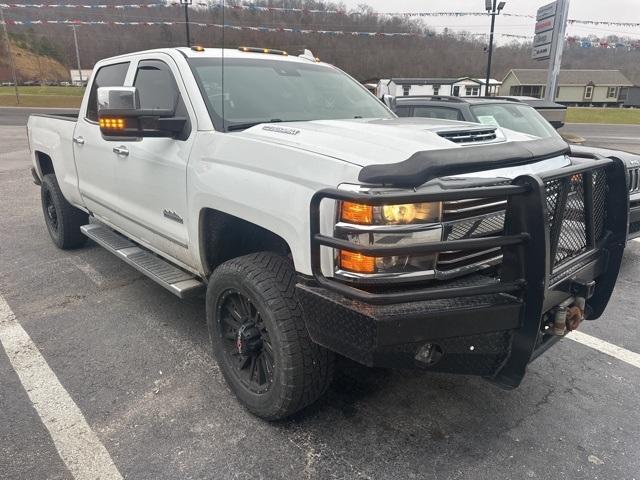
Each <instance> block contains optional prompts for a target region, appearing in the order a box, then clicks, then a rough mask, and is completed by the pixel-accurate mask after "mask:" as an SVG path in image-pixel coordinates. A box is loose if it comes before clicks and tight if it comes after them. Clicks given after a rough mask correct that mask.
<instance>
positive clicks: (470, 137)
mask: <svg viewBox="0 0 640 480" xmlns="http://www.w3.org/2000/svg"><path fill="white" fill-rule="evenodd" d="M436 133H437V134H438V135H439V136H440V137H442V138H444V139H446V140H449V141H450V142H453V143H458V144H468V143H486V142H495V141H498V139H499V137H498V133H497V128H495V127H492V128H474V129H468V130H441V131H438V132H436ZM500 140H501V139H500Z"/></svg>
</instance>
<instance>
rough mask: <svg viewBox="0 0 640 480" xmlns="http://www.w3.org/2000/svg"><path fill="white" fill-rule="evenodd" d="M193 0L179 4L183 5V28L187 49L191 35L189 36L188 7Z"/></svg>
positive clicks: (183, 0) (186, 0)
mask: <svg viewBox="0 0 640 480" xmlns="http://www.w3.org/2000/svg"><path fill="white" fill-rule="evenodd" d="M192 2H193V0H180V4H181V5H184V26H185V29H186V32H187V47H190V46H191V35H190V34H189V5H191V3H192Z"/></svg>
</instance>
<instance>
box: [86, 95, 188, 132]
mask: <svg viewBox="0 0 640 480" xmlns="http://www.w3.org/2000/svg"><path fill="white" fill-rule="evenodd" d="M98 124H99V125H100V132H101V133H102V136H103V138H104V139H105V140H122V139H123V138H143V137H165V138H179V137H180V134H182V133H183V132H184V130H185V126H186V124H187V119H186V118H184V117H175V116H174V112H173V111H172V110H159V109H147V110H144V109H142V108H140V97H139V95H138V89H137V88H136V87H100V88H98Z"/></svg>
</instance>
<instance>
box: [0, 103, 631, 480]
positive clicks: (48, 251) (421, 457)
mask: <svg viewBox="0 0 640 480" xmlns="http://www.w3.org/2000/svg"><path fill="white" fill-rule="evenodd" d="M0 114H1V112H0ZM28 168H29V154H28V150H27V144H26V138H25V130H24V127H21V126H14V127H11V126H10V127H0V297H2V298H4V300H6V302H7V304H8V306H9V307H10V309H11V310H12V311H13V313H14V314H15V318H16V320H17V322H18V323H19V325H20V326H21V327H22V328H23V329H24V330H25V331H26V332H27V333H28V335H29V337H30V338H31V340H32V341H33V343H34V344H35V346H36V347H37V349H38V351H39V353H40V354H41V355H42V357H43V358H44V360H46V363H47V364H48V366H49V367H50V369H51V370H52V372H53V373H54V374H55V376H56V378H57V380H58V381H59V383H60V384H61V385H62V386H63V387H64V389H65V390H66V392H67V393H68V395H69V396H70V397H71V399H72V400H73V402H75V404H76V405H77V406H78V407H79V410H80V411H81V412H82V415H83V416H84V419H85V420H86V423H87V424H88V426H89V427H90V429H91V430H92V432H94V433H95V435H96V436H97V438H98V439H99V441H100V442H101V443H102V445H104V447H105V448H106V450H107V451H108V453H109V455H110V457H111V459H112V461H113V464H114V465H115V467H116V468H117V470H118V471H119V472H120V474H121V475H122V477H124V478H131V479H159V478H163V479H164V478H167V479H175V478H202V479H205V478H206V479H209V478H211V479H227V478H237V479H278V478H283V479H298V478H313V479H325V478H327V479H335V478H337V479H353V478H371V479H387V478H399V479H422V478H437V479H492V480H493V479H513V478H540V479H564V478H571V479H637V478H640V455H639V454H638V452H639V451H640V407H638V397H639V395H640V369H638V368H637V367H634V366H632V365H630V364H629V363H625V362H624V361H621V360H619V359H617V358H613V357H610V356H608V355H605V354H603V353H602V352H600V351H598V350H595V349H593V348H590V347H587V346H584V345H581V344H579V343H576V342H574V341H572V340H570V339H564V340H562V341H561V342H560V343H559V344H558V345H557V346H555V347H554V348H553V349H551V350H550V351H548V352H547V353H546V354H545V355H543V356H542V357H541V358H539V359H538V360H536V361H535V362H534V363H533V364H531V365H530V367H529V371H528V376H527V377H526V378H525V380H524V382H523V384H522V385H521V386H520V388H518V389H517V390H514V391H503V390H500V389H498V388H496V387H495V386H493V385H491V384H489V383H487V382H485V381H484V380H482V379H478V378H469V377H462V376H452V375H442V374H426V373H421V372H407V371H388V370H379V369H367V368H364V367H359V366H357V365H354V364H351V363H349V362H341V366H340V369H339V372H338V374H337V377H336V380H335V382H334V384H333V385H332V387H331V389H330V391H329V393H328V395H327V397H326V398H325V399H323V400H322V401H321V402H319V403H318V404H317V405H315V406H312V407H311V408H309V409H308V410H306V411H304V412H302V413H301V414H299V415H297V416H296V417H295V418H293V419H291V420H288V421H284V422H279V423H274V424H270V423H266V422H263V421H261V420H258V419H256V418H255V417H252V416H251V415H250V414H248V413H247V412H246V411H244V410H243V408H242V407H241V406H240V405H239V404H238V403H237V402H236V400H235V398H234V397H233V395H232V394H231V393H230V392H229V390H228V389H227V387H226V386H225V384H224V380H223V378H222V376H221V374H220V372H219V370H218V368H217V366H216V364H215V362H214V361H213V360H212V359H211V356H210V353H209V347H208V339H207V332H206V325H205V318H204V303H203V301H202V300H199V299H195V300H191V301H188V302H185V301H183V300H180V299H178V298H176V297H174V296H173V295H171V294H170V293H168V292H167V291H165V290H164V289H163V288H161V287H159V286H157V285H156V284H155V283H153V282H152V281H151V280H148V279H147V278H145V277H142V276H141V275H140V274H138V273H137V272H136V271H135V270H134V269H132V268H130V267H128V266H127V265H125V264H124V263H121V262H120V261H119V260H116V259H115V258H114V257H113V256H112V255H111V254H110V253H108V252H107V251H105V250H103V249H101V248H100V247H98V246H95V245H94V244H89V245H88V246H87V247H86V248H83V249H80V250H76V251H71V252H69V251H61V250H58V249H56V248H55V247H54V246H53V244H52V243H51V241H50V239H49V237H48V234H47V232H46V227H45V224H44V220H43V218H42V214H41V211H40V203H39V190H38V188H37V187H36V186H35V185H33V183H32V182H31V176H30V174H29V171H28ZM639 274H640V243H638V242H630V244H629V246H628V248H627V251H626V253H625V258H624V265H623V268H622V271H621V275H620V278H619V281H618V284H617V286H616V290H615V292H614V297H613V300H612V302H611V303H610V305H609V307H608V309H607V311H606V312H605V314H604V315H603V317H602V318H601V319H599V320H597V321H594V322H586V323H585V324H584V325H583V327H582V328H581V331H584V332H586V333H588V334H590V335H592V336H594V337H597V338H599V339H602V340H605V341H608V342H611V343H612V344H614V345H617V346H619V347H622V348H625V349H627V350H630V351H632V352H640V322H639V315H640V314H639V313H638V312H640V296H638V293H637V292H638V287H639V285H640V275H639ZM21 353H23V352H15V351H10V352H7V351H5V350H4V349H3V348H0V472H1V473H0V477H1V478H3V479H5V478H6V479H26V478H28V479H32V478H33V479H40V478H47V479H68V478H74V477H73V474H72V472H71V470H70V469H69V468H68V466H67V464H66V463H65V462H64V461H63V460H62V459H61V456H60V453H59V452H60V445H59V444H56V443H55V442H54V441H53V439H52V436H51V435H50V433H49V431H48V430H47V428H45V426H44V423H43V421H45V420H46V421H48V422H49V423H50V422H51V419H50V418H49V419H43V418H41V417H40V416H39V413H38V412H40V411H41V410H40V409H38V408H37V407H38V405H35V406H34V405H33V404H32V402H31V400H30V397H29V395H30V393H32V392H30V391H27V390H26V389H25V387H24V383H23V381H21V378H20V377H19V375H18V373H17V372H16V370H15V369H14V367H13V364H12V362H11V361H10V356H16V355H20V354H21ZM67 414H68V412H65V411H62V412H59V414H58V415H59V416H58V418H59V419H61V420H65V419H66V416H67ZM54 420H55V418H54Z"/></svg>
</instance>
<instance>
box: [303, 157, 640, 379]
mask: <svg viewBox="0 0 640 480" xmlns="http://www.w3.org/2000/svg"><path fill="white" fill-rule="evenodd" d="M599 169H602V170H603V171H606V182H607V184H606V190H605V191H606V195H607V202H606V215H605V220H604V223H605V224H604V229H605V234H604V235H603V237H602V239H601V241H599V242H598V243H597V244H596V242H591V243H590V244H589V248H588V249H587V251H586V252H585V253H584V254H581V255H580V256H579V257H576V258H575V260H576V262H573V261H572V262H567V264H566V265H564V264H563V265H560V266H554V264H553V259H552V257H551V253H552V247H551V244H552V239H551V232H550V230H551V229H550V226H549V221H548V216H547V211H546V208H547V207H546V196H547V193H546V189H545V188H546V182H550V181H553V180H557V179H565V180H567V181H569V180H570V179H571V178H572V177H573V176H575V175H578V174H585V177H584V178H586V179H587V180H588V181H587V180H584V179H583V181H584V185H587V184H591V180H589V179H591V178H592V177H591V175H593V172H594V171H595V170H599ZM627 181H628V179H627V171H626V168H625V165H624V163H623V162H622V161H620V160H619V159H615V158H614V159H597V160H593V159H577V158H572V165H570V166H568V167H565V168H562V169H558V170H554V171H550V172H545V173H543V174H540V175H522V176H519V177H517V178H515V179H514V180H513V181H512V182H511V184H508V185H498V186H488V187H477V188H461V189H456V190H443V191H438V192H428V193H424V192H422V193H421V192H410V193H392V194H380V195H375V196H374V195H369V194H365V193H358V192H348V191H344V190H337V189H324V190H320V191H318V192H317V193H316V194H314V195H313V197H312V199H311V202H310V245H311V271H312V274H313V277H314V279H315V281H316V282H317V283H318V284H319V285H320V286H322V287H324V288H327V289H329V290H332V291H334V292H337V293H339V294H341V295H343V296H345V297H347V298H351V299H354V300H357V301H361V302H365V303H369V304H374V305H388V304H397V303H404V302H416V301H421V300H435V299H447V298H453V297H465V296H466V297H469V296H478V295H486V294H503V293H504V294H510V295H513V296H514V297H515V298H517V300H518V301H519V302H520V303H521V305H522V307H521V314H520V319H521V320H520V325H521V328H519V329H517V330H515V331H514V336H513V341H512V343H511V354H510V355H509V358H508V359H507V361H506V362H505V364H504V365H503V366H502V368H501V370H500V371H499V373H498V374H497V376H496V377H495V378H494V380H495V381H496V382H497V383H499V384H500V385H502V386H505V387H507V388H512V387H515V386H517V385H518V384H519V383H520V381H521V380H522V378H523V376H524V373H525V369H526V366H527V364H528V363H529V361H530V360H531V359H532V358H534V357H535V356H536V355H537V354H539V352H540V351H542V350H543V349H544V348H548V346H549V345H548V344H546V345H545V344H543V346H542V347H540V346H537V342H538V340H539V332H540V328H541V322H542V318H543V314H544V313H545V312H546V311H548V310H549V309H550V308H552V307H554V306H556V305H558V304H559V303H561V302H562V301H563V300H564V299H566V298H567V297H568V296H569V295H570V294H571V292H570V291H569V288H570V287H571V284H572V283H573V280H574V279H578V278H579V279H582V278H581V277H580V275H584V276H587V277H589V278H587V280H593V279H595V278H596V277H597V279H598V281H597V287H596V289H595V292H594V294H593V296H592V297H591V298H590V299H588V301H587V310H588V315H589V318H590V319H595V318H598V317H599V316H600V315H601V314H602V312H603V311H604V309H605V307H606V305H607V303H608V301H609V298H610V296H611V293H612V292H613V288H614V286H615V282H616V279H617V277H618V271H619V268H620V263H621V261H622V254H623V252H624V247H625V244H626V234H627V228H628V209H629V195H628V191H627V188H626V186H627ZM587 190H588V188H587ZM587 194H591V193H590V192H587ZM497 197H502V198H504V197H507V206H506V212H505V228H504V235H501V236H493V237H488V238H479V239H466V240H451V241H440V242H428V243H426V242H425V243H423V244H418V245H409V246H401V247H397V246H375V245H373V246H370V245H366V246H364V245H358V244H354V243H351V242H349V241H346V240H341V239H337V238H334V237H330V236H326V235H322V234H321V233H320V223H321V222H320V204H321V202H322V201H323V200H324V199H332V200H347V201H352V202H359V203H364V204H368V205H382V204H385V203H419V202H430V201H446V200H465V199H477V198H484V199H486V198H497ZM584 208H585V224H587V227H586V228H587V229H588V228H589V227H588V224H589V222H591V223H593V221H592V220H588V218H589V216H591V214H592V212H593V210H592V209H593V202H592V198H587V197H585V201H584ZM587 235H588V232H587ZM323 246H324V247H328V248H339V249H345V250H350V251H354V252H360V253H363V254H367V255H371V256H384V255H411V254H419V253H427V252H440V251H446V250H452V249H455V250H471V249H475V248H485V247H486V248H489V247H500V248H501V249H502V254H503V261H502V267H501V269H500V276H499V279H498V280H497V281H496V282H495V283H488V284H480V285H472V286H464V287H456V288H446V287H443V286H435V287H434V286H431V287H423V288H417V289H414V288H412V289H406V290H404V291H389V292H382V293H379V292H378V291H376V292H372V291H367V290H364V289H361V288H357V287H355V286H352V285H349V284H346V283H344V282H341V281H338V280H336V279H332V278H327V277H326V276H325V275H324V274H323V272H322V267H321V248H322V247H323ZM541 259H544V261H541ZM576 264H579V268H577V269H576V268H575V265H576ZM572 268H574V270H571V269H572ZM554 269H555V270H554ZM563 271H566V272H567V273H566V275H564V277H563V276H562V275H561V274H562V273H563ZM558 277H561V280H562V281H558V282H556V283H555V284H552V278H553V279H557V278H558ZM548 343H550V342H548ZM536 349H537V350H536ZM536 352H538V353H536Z"/></svg>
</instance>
